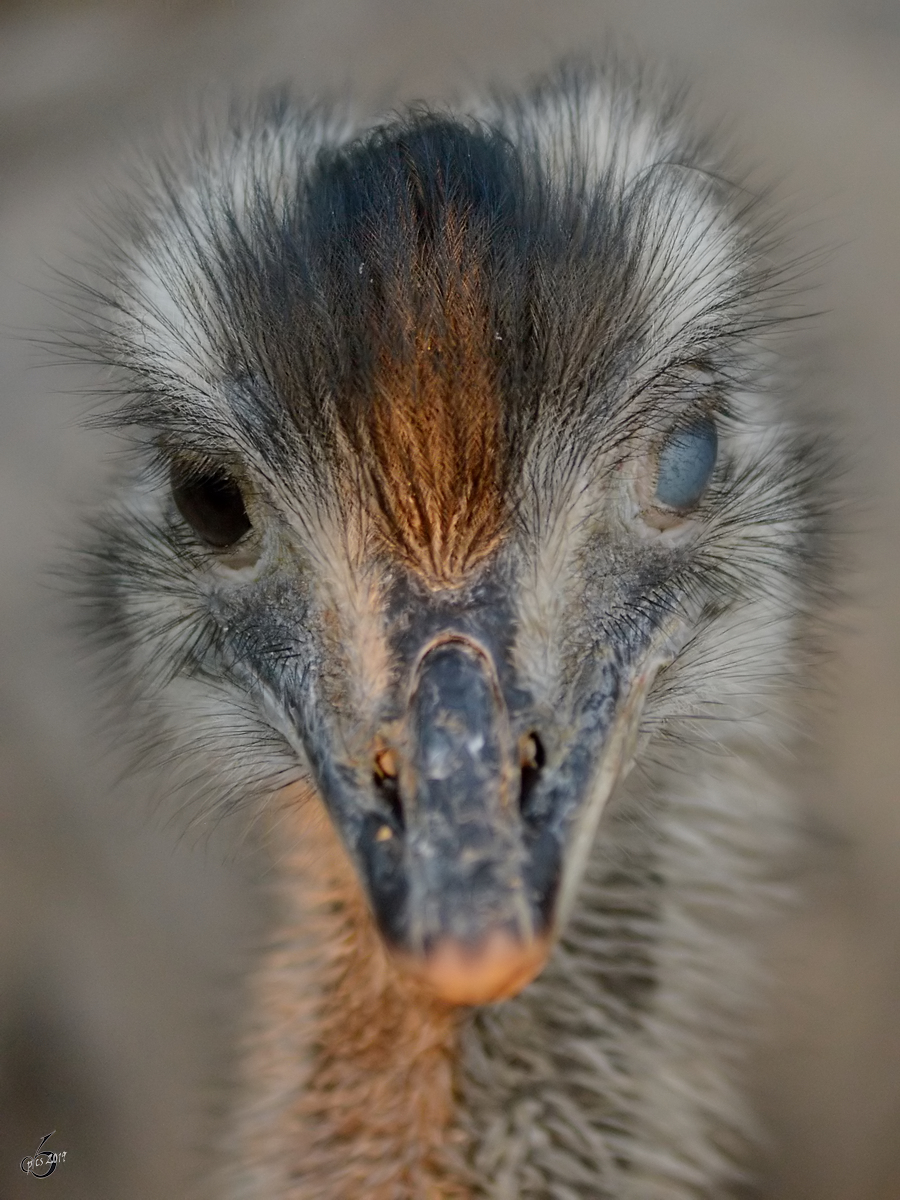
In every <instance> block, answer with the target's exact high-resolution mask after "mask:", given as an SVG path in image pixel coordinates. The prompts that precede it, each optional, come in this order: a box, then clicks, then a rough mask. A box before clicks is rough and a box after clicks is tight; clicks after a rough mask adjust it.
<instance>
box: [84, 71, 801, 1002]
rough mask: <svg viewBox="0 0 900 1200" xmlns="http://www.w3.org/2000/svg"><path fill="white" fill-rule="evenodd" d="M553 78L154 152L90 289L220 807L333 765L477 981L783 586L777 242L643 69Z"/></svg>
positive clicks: (388, 933)
mask: <svg viewBox="0 0 900 1200" xmlns="http://www.w3.org/2000/svg"><path fill="white" fill-rule="evenodd" d="M560 94H561V93H560V92H559V91H558V90H557V87H556V85H552V84H551V85H547V86H546V87H545V88H544V89H543V90H538V91H537V92H535V93H534V94H533V95H532V96H531V97H530V98H529V100H528V102H527V103H525V102H523V104H522V105H521V106H520V107H519V108H516V107H515V106H512V107H507V108H505V109H502V110H500V111H498V113H497V114H493V115H492V114H491V113H490V112H489V111H485V113H484V114H483V115H482V117H481V118H479V119H477V120H476V119H462V118H459V117H455V116H449V115H441V114H434V113H428V112H424V111H421V112H419V111H413V112H411V113H409V114H407V115H406V116H404V117H403V118H401V119H398V120H396V121H393V122H391V123H387V124H381V125H378V126H377V127H375V128H372V129H369V130H364V131H362V132H354V131H348V130H347V129H345V128H343V127H342V126H340V125H339V124H338V123H336V122H334V121H330V118H328V117H327V116H323V115H322V114H321V113H320V112H308V113H304V112H303V111H299V112H298V111H293V110H290V109H289V108H279V107H278V106H275V107H274V108H272V109H271V110H269V111H267V112H265V113H263V114H260V115H257V116H256V117H255V118H253V119H252V120H251V121H250V122H249V123H248V125H247V126H246V128H244V129H242V130H239V131H238V132H236V133H234V134H233V135H229V138H227V139H225V141H224V142H222V143H221V144H218V145H214V146H212V147H209V148H207V150H206V151H204V152H203V153H202V154H201V155H200V156H199V157H198V158H197V159H196V160H194V161H192V162H191V163H189V164H188V165H187V166H186V167H184V168H182V169H181V170H180V173H172V172H168V173H167V172H165V171H163V172H161V173H160V175H159V177H158V179H157V181H156V183H155V184H154V185H153V186H152V187H151V189H150V195H149V199H147V198H145V199H144V201H143V207H142V212H141V215H140V216H139V217H137V218H135V219H134V220H133V221H132V227H131V229H130V231H129V235H128V238H127V239H126V242H125V246H124V248H123V249H122V250H121V251H120V253H119V257H118V265H117V266H116V268H115V270H114V272H113V274H112V282H111V287H110V289H109V295H108V299H107V301H106V302H105V307H104V308H103V315H102V323H103V326H104V334H103V345H104V351H103V352H104V354H105V356H106V358H107V359H108V360H110V361H112V362H114V363H115V365H116V368H117V369H118V371H119V372H120V375H119V379H120V381H121V386H122V388H123V390H124V391H125V392H126V394H127V397H128V398H127V400H126V403H125V404H124V406H123V407H122V408H121V409H120V411H119V412H118V414H117V416H116V418H115V419H116V421H117V422H119V423H120V424H122V425H125V426H128V427H130V428H132V429H134V430H135V431H136V440H137V444H138V460H139V461H138V466H137V468H136V470H135V473H134V476H133V478H132V480H131V483H130V485H129V493H128V499H127V500H126V502H125V505H124V507H123V508H122V509H120V510H119V511H118V512H117V513H116V514H115V515H114V516H113V517H111V518H109V519H108V520H107V521H106V525H105V530H104V534H103V552H102V557H101V560H100V561H101V565H100V567H99V568H98V570H99V573H100V574H101V575H102V577H103V579H104V580H105V588H106V595H107V598H108V604H107V606H106V608H105V609H104V621H105V622H106V623H107V625H108V627H109V628H110V629H111V630H112V631H113V632H112V637H113V640H114V641H115V644H116V645H117V647H119V649H120V650H121V647H122V646H123V639H124V645H125V652H124V654H122V659H123V661H124V663H125V664H126V670H127V673H128V675H129V678H130V679H131V680H132V681H133V683H134V687H135V690H137V691H138V692H139V693H140V694H141V695H142V696H143V697H144V699H145V700H146V702H147V711H148V713H152V714H153V719H154V722H155V727H156V728H157V729H158V730H163V731H164V733H165V736H166V737H168V738H169V739H170V740H174V741H175V742H178V743H180V744H181V745H182V747H183V746H184V745H188V746H189V747H193V746H194V745H195V741H194V739H196V745H198V746H201V747H202V749H203V751H204V753H205V754H207V755H208V756H209V757H210V758H211V760H212V761H213V762H214V763H215V764H216V765H215V767H214V768H207V767H206V766H203V767H202V770H203V771H206V770H207V769H209V770H213V771H214V773H213V774H212V775H211V776H210V778H212V779H213V781H214V782H213V785H212V787H213V790H215V789H216V788H218V789H219V790H220V792H221V795H222V797H226V798H227V799H229V800H230V799H231V798H233V797H234V796H235V795H237V794H240V795H244V794H250V792H251V791H253V790H254V789H255V790H256V791H259V788H260V781H263V782H264V783H265V784H266V786H269V787H273V786H275V783H283V782H284V781H286V780H289V779H304V780H308V781H309V782H310V784H311V786H312V788H313V789H314V791H315V792H316V793H317V795H318V797H319V798H320V801H321V804H322V805H324V807H325V809H326V810H327V812H328V814H329V816H330V819H331V821H332V822H333V823H334V826H335V828H336V830H337V831H338V833H339V835H340V839H341V841H342V843H343V845H344V847H345V849H346V852H347V854H348V856H349V858H350V860H351V861H352V863H353V864H354V866H355V871H356V873H357V875H358V882H359V887H360V888H361V889H362V890H363V892H364V894H365V896H366V898H367V901H368V904H369V906H370V908H371V912H372V914H373V916H374V919H375V921H376V922H377V925H378V927H379V929H380V931H381V934H382V936H383V938H384V940H385V942H386V944H387V945H388V947H389V948H390V949H391V951H392V953H393V954H394V955H395V956H396V958H397V960H398V961H399V962H400V963H401V964H402V966H403V967H404V969H407V970H409V971H410V972H412V973H414V974H415V975H418V976H419V977H421V978H422V979H423V980H425V981H426V983H427V984H428V986H429V987H431V988H432V989H433V990H434V992H435V993H436V994H437V995H438V996H439V997H441V998H442V999H444V1000H446V1001H448V1002H450V1003H454V1004H479V1003H484V1002H489V1001H494V1000H498V999H501V998H504V997H507V996H510V995H512V994H514V993H515V992H517V991H518V990H519V989H521V988H522V987H523V986H524V985H525V984H526V983H528V982H529V980H531V979H532V978H533V977H534V976H535V975H536V974H537V973H538V972H539V971H540V970H541V967H542V966H543V964H544V962H545V960H546V958H547V956H548V954H549V952H550V950H551V948H552V946H553V943H554V940H555V938H556V937H557V935H558V933H559V931H560V929H561V926H562V924H563V922H564V921H565V918H566V914H567V912H568V911H569V910H570V908H571V906H572V904H573V900H574V898H575V894H576V891H577V887H578V883H579V879H580V876H581V873H582V871H583V868H584V866H585V862H586V859H587V857H588V854H589V852H590V849H591V846H592V844H593V842H594V840H595V835H596V834H597V829H598V823H599V822H600V818H601V814H602V813H603V810H604V806H605V805H606V804H607V801H608V799H609V798H610V795H611V793H612V791H613V789H614V788H615V786H616V783H617V781H618V780H620V779H621V778H622V776H623V775H624V773H625V772H627V770H628V769H629V767H630V766H631V764H632V761H633V759H634V757H635V754H636V752H638V751H639V750H640V747H641V745H642V744H643V743H645V742H646V741H647V740H648V738H650V737H651V736H652V735H657V734H659V733H660V731H664V730H665V728H666V727H667V723H669V724H671V723H672V722H673V721H675V720H678V719H683V718H695V717H697V716H699V715H703V714H708V713H709V712H710V711H711V709H714V708H715V709H717V711H718V713H719V715H723V714H724V715H726V716H734V715H735V714H738V713H741V712H745V710H746V709H747V704H746V702H747V698H748V697H749V698H750V700H751V701H752V703H751V705H750V707H751V708H752V706H753V705H756V704H758V703H759V697H760V695H761V694H762V693H763V692H764V690H765V686H766V685H765V683H764V682H760V680H759V679H757V675H758V674H759V672H758V670H757V666H756V664H758V663H759V661H760V660H761V657H764V656H763V655H762V654H761V648H764V647H765V646H766V645H769V644H771V646H772V647H773V648H774V649H773V653H775V654H776V655H777V654H780V653H781V652H782V651H781V647H782V646H783V644H784V641H785V630H786V628H787V627H788V626H789V623H790V621H791V620H792V619H793V613H794V605H793V600H792V596H793V592H792V583H791V569H790V558H791V554H792V553H793V551H794V547H795V542H796V536H795V535H796V530H797V522H798V520H799V518H798V517H797V513H798V511H799V509H798V505H799V500H798V498H797V491H796V488H795V489H794V491H793V492H792V493H790V494H789V492H788V490H787V485H786V484H785V483H784V479H785V471H784V464H785V463H786V462H787V461H788V459H789V458H791V457H792V456H795V454H796V451H795V445H794V442H793V441H792V435H790V434H788V433H787V432H786V431H785V429H784V428H783V426H781V425H780V423H779V419H778V418H777V416H776V415H775V413H774V411H772V409H771V404H770V401H769V400H768V399H767V393H766V389H765V386H764V385H763V383H762V374H763V366H762V362H763V360H762V359H761V355H760V336H761V334H762V333H763V332H764V330H765V329H766V328H767V326H768V325H769V323H770V318H771V287H770V284H771V279H770V277H769V275H768V274H767V271H768V268H767V266H766V264H765V254H764V247H763V245H762V243H761V240H760V237H759V235H758V234H757V233H756V232H754V230H753V227H752V221H750V220H749V218H748V217H747V215H746V213H744V212H742V211H741V203H742V201H741V198H740V194H739V193H736V192H734V191H729V190H728V189H727V188H725V187H724V185H722V184H720V182H719V180H718V177H717V175H716V174H715V172H714V171H713V170H711V169H709V164H707V163H706V161H705V159H704V156H703V152H702V150H700V149H698V148H697V147H695V146H693V145H691V144H690V143H685V140H684V138H683V136H682V134H681V133H680V131H679V129H678V128H677V125H676V124H675V123H674V122H672V121H670V120H669V119H668V118H663V119H657V118H651V117H650V116H648V115H647V112H646V111H645V110H644V108H643V106H642V102H641V100H640V98H639V96H636V95H634V94H630V93H625V98H624V99H622V98H621V97H619V98H618V99H616V100H614V101H611V100H609V99H607V98H605V96H606V93H605V92H604V90H603V88H601V87H600V86H599V85H598V83H597V81H596V80H595V79H594V78H593V77H590V76H586V77H585V78H583V79H582V80H580V82H579V81H574V82H573V80H572V79H569V80H568V81H567V83H566V105H568V106H569V111H568V115H567V116H565V119H563V118H562V117H560V119H558V120H557V121H556V123H555V125H554V124H553V123H552V122H551V123H549V125H548V120H547V119H546V118H547V114H548V113H549V114H550V115H551V116H552V115H553V105H554V104H556V105H557V106H558V107H559V106H560V105H561V100H560ZM616 106H617V107H616ZM561 111H562V110H561V109H560V112H561ZM648 111H649V110H648ZM500 112H502V116H501V115H500ZM557 115H559V114H557ZM548 128H550V129H551V133H548V132H547V129H548ZM761 431H762V432H761ZM767 513H768V514H769V515H772V514H776V515H778V514H780V515H781V519H780V521H775V523H774V524H773V523H772V521H769V522H768V523H766V521H764V520H763V519H762V516H763V515H764V514H767ZM748 627H752V629H753V635H752V637H750V638H748V636H747V635H746V630H747V628H748ZM770 657H771V656H770ZM713 662H714V663H715V664H716V665H715V669H711V664H712V663H713ZM766 670H767V672H769V673H770V674H771V662H767V664H766ZM767 678H768V676H767ZM748 711H749V710H748ZM203 762H204V763H205V762H206V759H204V760H203ZM223 803H224V800H223ZM601 836H602V835H601Z"/></svg>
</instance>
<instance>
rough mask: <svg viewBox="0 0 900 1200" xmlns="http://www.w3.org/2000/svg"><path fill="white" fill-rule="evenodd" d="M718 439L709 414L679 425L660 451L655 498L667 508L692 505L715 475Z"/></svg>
mask: <svg viewBox="0 0 900 1200" xmlns="http://www.w3.org/2000/svg"><path fill="white" fill-rule="evenodd" d="M718 447H719V439H718V435H717V433H716V426H715V423H714V422H713V420H712V419H711V418H710V417H704V418H702V419H701V420H699V421H695V422H694V423H693V424H691V425H688V426H685V427H684V428H683V429H676V430H675V431H674V432H673V433H672V434H670V436H669V437H668V439H667V440H666V441H665V442H664V443H663V446H662V449H661V450H660V452H659V459H658V464H657V475H656V493H655V497H654V498H655V500H656V502H657V504H662V505H664V506H665V507H666V508H676V509H681V510H685V509H689V508H693V507H694V506H695V505H696V504H697V503H698V502H699V501H700V498H701V496H702V495H703V493H704V492H705V491H706V488H707V486H708V484H709V481H710V479H711V478H712V473H713V468H714V467H715V465H716V454H717V452H718Z"/></svg>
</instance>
